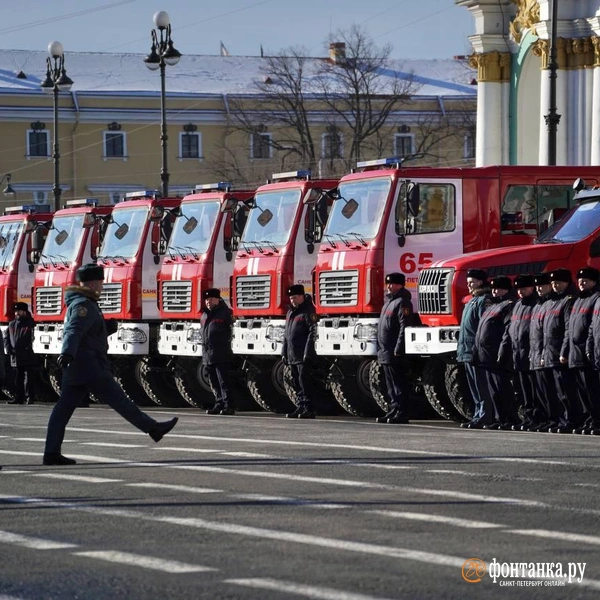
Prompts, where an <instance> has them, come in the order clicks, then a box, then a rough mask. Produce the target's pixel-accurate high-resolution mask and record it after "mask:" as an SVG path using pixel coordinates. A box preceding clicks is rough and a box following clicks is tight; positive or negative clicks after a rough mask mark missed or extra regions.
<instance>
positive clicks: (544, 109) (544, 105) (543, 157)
mask: <svg viewBox="0 0 600 600" xmlns="http://www.w3.org/2000/svg"><path fill="white" fill-rule="evenodd" d="M540 77H541V82H540V151H539V164H540V165H547V164H548V125H546V119H545V118H544V117H545V116H546V115H547V114H548V109H549V104H548V101H549V98H550V76H549V73H548V70H547V69H542V70H541V71H540Z"/></svg>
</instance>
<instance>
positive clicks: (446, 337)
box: [440, 329, 458, 344]
mask: <svg viewBox="0 0 600 600" xmlns="http://www.w3.org/2000/svg"><path fill="white" fill-rule="evenodd" d="M457 341H458V329H440V342H447V343H450V344H454V343H456V342H457Z"/></svg>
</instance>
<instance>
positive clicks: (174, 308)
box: [162, 281, 192, 312]
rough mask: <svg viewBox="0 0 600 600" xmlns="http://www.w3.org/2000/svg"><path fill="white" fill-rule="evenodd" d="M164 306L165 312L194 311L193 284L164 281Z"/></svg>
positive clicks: (189, 282)
mask: <svg viewBox="0 0 600 600" xmlns="http://www.w3.org/2000/svg"><path fill="white" fill-rule="evenodd" d="M162 306H163V310H164V311H165V312H190V311H191V310H192V282H191V281H163V284H162Z"/></svg>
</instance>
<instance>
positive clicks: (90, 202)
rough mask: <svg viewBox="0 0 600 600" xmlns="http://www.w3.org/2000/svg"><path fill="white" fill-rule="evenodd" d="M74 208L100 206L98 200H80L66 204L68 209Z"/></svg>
mask: <svg viewBox="0 0 600 600" xmlns="http://www.w3.org/2000/svg"><path fill="white" fill-rule="evenodd" d="M74 206H98V198H80V199H79V200H69V201H67V202H65V207H66V208H73V207H74Z"/></svg>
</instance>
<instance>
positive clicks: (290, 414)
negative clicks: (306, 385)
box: [285, 406, 304, 419]
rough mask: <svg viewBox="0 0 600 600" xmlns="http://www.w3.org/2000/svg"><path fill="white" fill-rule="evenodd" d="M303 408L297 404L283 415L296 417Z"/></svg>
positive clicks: (291, 417)
mask: <svg viewBox="0 0 600 600" xmlns="http://www.w3.org/2000/svg"><path fill="white" fill-rule="evenodd" d="M303 410H304V409H303V408H302V407H300V406H297V407H296V409H295V410H293V411H292V412H290V413H287V414H286V415H285V416H286V418H288V419H297V418H298V415H299V414H300V413H301V412H302V411H303Z"/></svg>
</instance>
